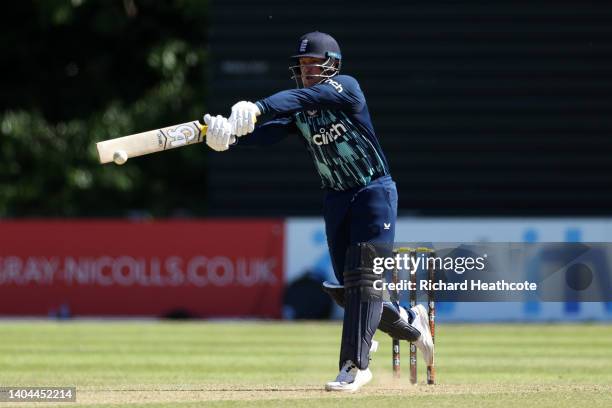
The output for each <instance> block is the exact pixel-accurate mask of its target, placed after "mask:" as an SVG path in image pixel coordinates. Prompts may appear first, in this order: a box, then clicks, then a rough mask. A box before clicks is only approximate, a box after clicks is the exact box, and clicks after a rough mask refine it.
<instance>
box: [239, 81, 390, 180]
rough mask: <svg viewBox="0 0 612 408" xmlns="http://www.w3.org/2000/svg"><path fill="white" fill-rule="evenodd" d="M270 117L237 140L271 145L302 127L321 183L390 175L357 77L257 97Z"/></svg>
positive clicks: (240, 143) (303, 137)
mask: <svg viewBox="0 0 612 408" xmlns="http://www.w3.org/2000/svg"><path fill="white" fill-rule="evenodd" d="M256 104H257V106H258V107H259V109H260V111H261V113H262V114H265V115H271V116H272V117H273V119H272V120H270V121H268V122H266V123H264V124H262V125H259V126H257V127H256V128H255V130H254V131H253V133H251V134H248V135H246V136H243V137H241V138H239V141H238V144H239V145H267V144H272V143H276V142H278V141H280V140H281V139H283V138H285V137H286V136H287V135H289V134H293V133H297V131H299V133H300V134H301V135H302V140H303V141H304V144H305V145H306V147H307V148H308V151H309V152H310V155H311V157H312V159H313V162H314V164H315V167H316V169H317V172H318V173H319V176H320V177H321V182H322V187H323V188H329V189H333V190H337V191H344V190H348V189H351V188H355V187H361V186H365V185H368V184H369V183H370V181H372V180H375V179H377V178H379V177H382V176H385V175H389V165H388V163H387V159H386V158H385V155H384V154H383V151H382V149H381V147H380V144H379V142H378V138H377V137H376V134H375V133H374V127H373V126H372V121H371V119H370V113H369V112H368V106H367V104H366V100H365V96H364V95H363V92H362V91H361V88H360V87H359V83H358V82H357V80H355V78H353V77H351V76H348V75H338V76H335V77H333V78H330V79H327V80H325V81H324V82H323V83H320V84H317V85H314V86H311V87H308V88H303V89H291V90H287V91H282V92H278V93H276V94H274V95H272V96H270V97H268V98H265V99H262V100H260V101H257V102H256Z"/></svg>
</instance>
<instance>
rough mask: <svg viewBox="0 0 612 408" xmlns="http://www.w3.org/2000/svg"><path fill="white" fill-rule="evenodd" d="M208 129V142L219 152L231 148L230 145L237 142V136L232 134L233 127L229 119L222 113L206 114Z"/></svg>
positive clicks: (205, 120) (205, 121) (205, 119)
mask: <svg viewBox="0 0 612 408" xmlns="http://www.w3.org/2000/svg"><path fill="white" fill-rule="evenodd" d="M204 123H206V126H208V129H206V144H207V145H208V146H209V147H210V148H211V149H213V150H216V151H217V152H223V151H225V150H227V149H229V145H230V144H233V143H235V142H236V136H233V135H232V127H231V125H230V123H229V121H228V120H227V119H226V118H224V117H223V116H221V115H217V116H210V115H209V114H206V115H204Z"/></svg>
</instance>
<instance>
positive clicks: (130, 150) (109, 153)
mask: <svg viewBox="0 0 612 408" xmlns="http://www.w3.org/2000/svg"><path fill="white" fill-rule="evenodd" d="M206 129H207V126H206V125H202V124H201V123H200V122H198V121H197V120H196V121H193V122H187V123H181V124H179V125H174V126H169V127H165V128H161V129H156V130H150V131H148V132H142V133H136V134H133V135H128V136H123V137H118V138H116V139H109V140H105V141H103V142H98V143H96V148H97V149H98V156H99V158H100V163H102V164H104V163H110V162H115V163H116V164H123V163H125V162H126V161H127V159H129V158H130V157H137V156H143V155H145V154H151V153H155V152H161V151H164V150H168V149H174V148H176V147H181V146H187V145H190V144H195V143H201V142H203V141H204V139H205V135H206Z"/></svg>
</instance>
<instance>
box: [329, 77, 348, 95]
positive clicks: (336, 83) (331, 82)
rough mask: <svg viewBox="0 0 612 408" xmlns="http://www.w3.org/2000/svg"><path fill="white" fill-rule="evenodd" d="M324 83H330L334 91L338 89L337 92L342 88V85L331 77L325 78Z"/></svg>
mask: <svg viewBox="0 0 612 408" xmlns="http://www.w3.org/2000/svg"><path fill="white" fill-rule="evenodd" d="M325 83H326V84H330V85H331V86H333V87H334V88H335V89H336V91H338V93H340V92H342V91H343V90H344V89H343V88H342V85H340V83H338V82H336V81H334V80H333V79H326V80H325Z"/></svg>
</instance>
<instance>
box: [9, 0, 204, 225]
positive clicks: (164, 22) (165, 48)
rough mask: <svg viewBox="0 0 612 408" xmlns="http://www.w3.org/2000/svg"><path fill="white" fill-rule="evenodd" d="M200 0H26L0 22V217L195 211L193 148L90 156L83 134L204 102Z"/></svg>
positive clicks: (98, 134)
mask: <svg viewBox="0 0 612 408" xmlns="http://www.w3.org/2000/svg"><path fill="white" fill-rule="evenodd" d="M207 10H208V4H207V2H206V1H200V0H173V1H162V0H159V1H154V0H113V1H108V0H29V1H25V0H24V1H16V2H9V3H6V4H5V6H4V7H3V12H2V14H1V16H0V21H1V22H2V36H0V42H1V43H2V54H1V57H0V59H1V60H2V79H1V80H2V92H1V95H0V136H1V149H0V155H1V158H0V174H1V177H2V186H1V187H0V216H2V217H26V216H43V217H48V216H52V217H54V216H125V215H129V213H130V212H136V213H138V212H141V211H142V212H144V214H151V215H153V216H172V215H176V212H177V211H178V212H181V211H183V212H186V213H190V214H194V215H202V214H205V212H206V206H205V198H206V197H205V191H206V188H205V185H204V183H205V177H204V171H205V170H204V160H205V156H206V154H205V149H204V146H192V147H188V148H185V149H176V150H174V151H170V152H166V153H164V154H161V155H157V156H156V157H155V159H154V160H147V159H140V160H138V159H134V160H132V161H128V163H127V164H126V165H124V166H115V165H114V164H108V165H104V166H102V165H100V164H99V163H98V161H97V153H96V150H95V142H98V141H101V140H105V139H109V138H113V137H118V136H122V135H127V134H130V133H136V132H141V131H145V130H150V129H155V128H159V127H162V126H168V125H172V124H176V123H181V122H186V121H189V120H193V119H196V118H199V117H200V116H201V115H202V113H203V112H204V111H205V107H206V105H205V95H206V91H207V90H206V83H207V73H206V71H205V67H206V61H207V52H206V48H207Z"/></svg>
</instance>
